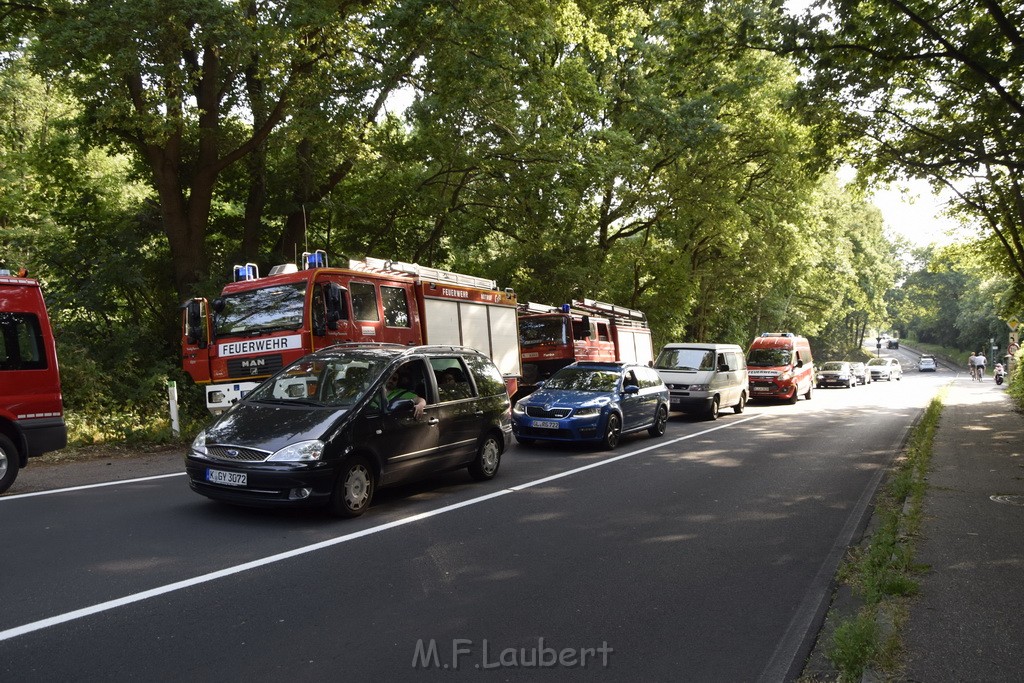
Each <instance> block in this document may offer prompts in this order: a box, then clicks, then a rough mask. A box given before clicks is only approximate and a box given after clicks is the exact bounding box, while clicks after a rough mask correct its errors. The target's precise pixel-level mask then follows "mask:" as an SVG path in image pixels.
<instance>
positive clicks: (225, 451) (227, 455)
mask: <svg viewBox="0 0 1024 683" xmlns="http://www.w3.org/2000/svg"><path fill="white" fill-rule="evenodd" d="M206 453H207V455H209V456H210V457H211V458H213V459H214V460H224V461H226V462H260V461H263V460H266V459H267V458H269V457H270V453H268V452H267V451H257V450H255V449H252V448H234V447H231V446H209V447H208V448H207V449H206Z"/></svg>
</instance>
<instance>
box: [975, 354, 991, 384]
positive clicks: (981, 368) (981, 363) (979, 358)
mask: <svg viewBox="0 0 1024 683" xmlns="http://www.w3.org/2000/svg"><path fill="white" fill-rule="evenodd" d="M987 362H988V359H987V358H985V354H983V353H982V352H981V351H978V353H977V355H976V356H975V357H974V363H975V364H976V366H977V368H978V381H979V382H981V381H982V380H984V379H985V363H987Z"/></svg>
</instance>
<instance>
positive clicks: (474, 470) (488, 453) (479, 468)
mask: <svg viewBox="0 0 1024 683" xmlns="http://www.w3.org/2000/svg"><path fill="white" fill-rule="evenodd" d="M499 467H501V444H500V443H499V442H498V440H497V439H496V438H495V437H494V436H493V435H492V434H488V435H487V436H485V437H484V440H483V442H482V443H481V444H480V450H478V451H477V454H476V460H474V461H473V462H471V463H469V476H471V477H473V478H474V479H476V480H477V481H487V480H488V479H493V478H494V475H495V474H497V473H498V468H499Z"/></svg>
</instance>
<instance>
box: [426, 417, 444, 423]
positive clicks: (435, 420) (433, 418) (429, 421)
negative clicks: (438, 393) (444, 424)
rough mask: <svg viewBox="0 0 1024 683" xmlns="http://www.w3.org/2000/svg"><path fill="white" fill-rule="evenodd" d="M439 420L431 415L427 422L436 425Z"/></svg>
mask: <svg viewBox="0 0 1024 683" xmlns="http://www.w3.org/2000/svg"><path fill="white" fill-rule="evenodd" d="M440 422H441V421H440V420H438V419H437V418H436V417H432V418H430V419H429V420H427V424H428V425H436V424H439V423H440Z"/></svg>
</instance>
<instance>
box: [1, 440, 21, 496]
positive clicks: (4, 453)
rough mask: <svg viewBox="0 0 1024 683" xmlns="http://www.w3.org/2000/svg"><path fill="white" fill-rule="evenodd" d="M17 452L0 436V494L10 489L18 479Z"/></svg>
mask: <svg viewBox="0 0 1024 683" xmlns="http://www.w3.org/2000/svg"><path fill="white" fill-rule="evenodd" d="M18 466H19V462H18V451H17V449H16V448H15V447H14V444H13V443H11V440H10V439H8V438H7V437H6V436H4V435H3V434H0V493H3V492H4V491H6V490H7V489H9V488H11V484H13V483H14V480H15V479H17V478H18Z"/></svg>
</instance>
